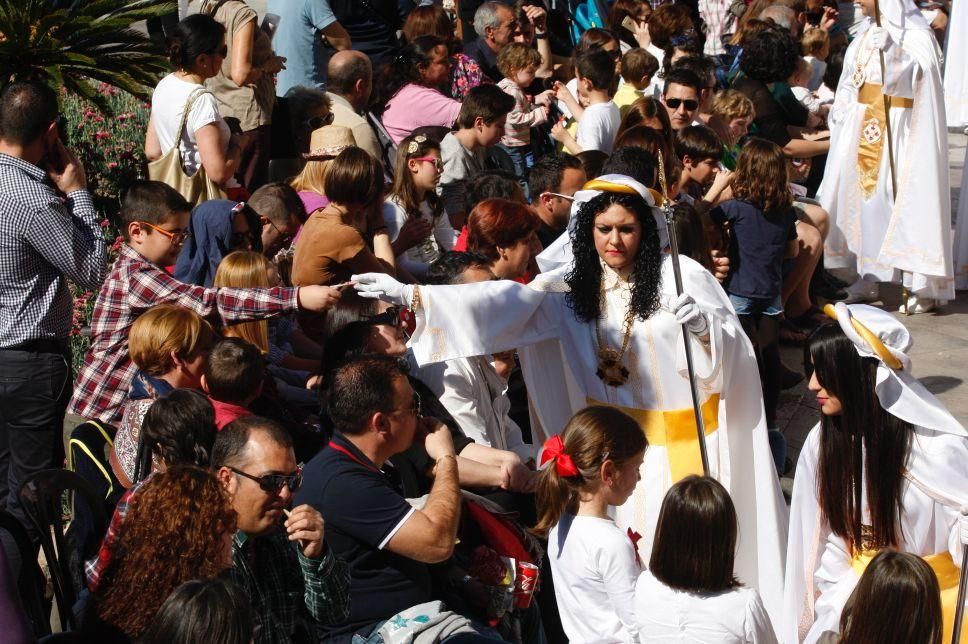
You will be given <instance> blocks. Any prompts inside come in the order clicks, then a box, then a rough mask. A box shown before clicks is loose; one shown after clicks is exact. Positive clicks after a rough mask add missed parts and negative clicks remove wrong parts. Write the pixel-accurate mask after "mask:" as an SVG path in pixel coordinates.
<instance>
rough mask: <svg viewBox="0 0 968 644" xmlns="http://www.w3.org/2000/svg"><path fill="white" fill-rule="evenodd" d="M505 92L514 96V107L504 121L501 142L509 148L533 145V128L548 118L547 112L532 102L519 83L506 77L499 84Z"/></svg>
mask: <svg viewBox="0 0 968 644" xmlns="http://www.w3.org/2000/svg"><path fill="white" fill-rule="evenodd" d="M497 86H498V87H500V88H501V89H502V90H503V91H504V93H505V94H508V95H510V96H511V97H513V98H514V109H512V110H511V111H510V112H509V113H508V118H507V120H506V121H505V122H504V136H503V137H502V138H501V143H502V144H503V145H506V146H508V147H509V148H517V147H523V146H526V145H531V128H532V127H534V126H535V125H541V124H542V123H544V122H545V121H547V120H548V117H547V116H545V112H544V111H543V110H542V109H541V108H539V107H535V106H533V105H532V104H531V99H530V98H529V97H528V95H527V94H525V93H524V92H523V91H521V88H520V87H518V84H517V83H515V82H514V81H513V80H511V79H509V78H505V79H504V80H502V81H501V82H500V83H498V84H497Z"/></svg>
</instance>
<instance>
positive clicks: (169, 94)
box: [151, 73, 238, 185]
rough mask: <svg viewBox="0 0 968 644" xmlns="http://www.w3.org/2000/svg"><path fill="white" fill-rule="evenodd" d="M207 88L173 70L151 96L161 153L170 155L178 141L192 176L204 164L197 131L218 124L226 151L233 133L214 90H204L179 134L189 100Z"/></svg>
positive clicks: (186, 168) (183, 165)
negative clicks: (196, 135) (185, 78)
mask: <svg viewBox="0 0 968 644" xmlns="http://www.w3.org/2000/svg"><path fill="white" fill-rule="evenodd" d="M204 87H205V86H204V85H197V84H195V83H189V82H188V81H184V80H182V79H180V78H178V76H176V75H175V74H173V73H172V74H168V75H167V76H165V77H164V78H162V79H161V82H159V83H158V86H157V87H155V91H154V93H152V95H151V119H152V123H153V124H154V128H155V135H156V136H157V137H158V143H159V144H160V145H161V153H162V155H164V154H167V153H168V151H169V150H171V148H172V146H173V145H175V141H176V140H177V141H178V147H179V149H180V150H181V157H182V167H183V168H185V172H186V173H188V174H190V175H192V174H195V172H197V171H198V169H199V168H200V167H201V165H202V158H201V155H200V154H199V153H198V143H197V142H196V141H195V132H197V131H198V130H200V129H201V128H203V127H205V126H206V125H208V124H210V123H215V124H216V125H218V129H219V134H220V136H221V139H222V148H223V149H225V150H228V147H229V138H230V137H231V135H232V133H231V131H230V130H229V126H228V125H227V124H226V123H225V121H224V120H223V119H222V117H221V115H220V114H219V111H218V101H216V100H215V96H214V95H213V94H212V93H211V92H204V93H202V94H200V95H199V96H198V97H196V99H195V103H194V104H193V105H192V111H191V112H189V114H188V121H187V122H186V123H185V130H184V131H183V132H181V136H180V137H179V133H178V132H177V130H178V126H179V125H180V124H181V118H182V114H183V113H184V112H185V106H186V105H187V104H188V99H189V98H190V97H191V95H192V93H193V92H195V91H196V90H198V89H199V88H204ZM179 139H180V140H179ZM234 185H238V184H234Z"/></svg>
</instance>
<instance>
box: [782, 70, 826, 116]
mask: <svg viewBox="0 0 968 644" xmlns="http://www.w3.org/2000/svg"><path fill="white" fill-rule="evenodd" d="M810 74H811V70H810V63H808V62H807V60H806V59H805V58H802V57H800V58H797V64H796V67H794V69H793V73H792V74H790V78H789V79H787V83H788V84H789V85H790V91H792V92H793V95H794V96H795V97H796V99H797V100H798V101H799V102H800V105H803V106H804V107H805V108H807V111H808V112H810V116H809V117H808V118H807V127H820V126H821V125H823V124H824V122H825V121H826V118H827V113H828V112H829V111H830V106H829V105H821V104H820V99H819V98H817V95H816V93H814V92H812V91H810V89H809V88H808V87H807V85H808V84H809V82H810Z"/></svg>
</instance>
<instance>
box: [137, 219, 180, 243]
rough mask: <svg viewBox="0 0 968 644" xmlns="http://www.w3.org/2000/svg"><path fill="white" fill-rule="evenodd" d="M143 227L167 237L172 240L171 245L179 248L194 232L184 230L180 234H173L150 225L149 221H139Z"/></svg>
mask: <svg viewBox="0 0 968 644" xmlns="http://www.w3.org/2000/svg"><path fill="white" fill-rule="evenodd" d="M138 223H139V224H141V225H142V226H147V227H148V228H150V229H152V230H154V231H156V232H159V233H161V234H162V235H164V236H165V237H167V238H168V239H170V240H171V243H172V244H174V245H176V246H178V245H179V244H184V243H185V240H186V239H188V238H189V237H191V236H192V231H190V230H182V231H180V232H177V233H176V232H172V231H170V230H165V229H164V228H159V227H158V226H155V225H154V224H149V223H148V222H147V221H139V222H138Z"/></svg>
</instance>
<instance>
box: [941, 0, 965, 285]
mask: <svg viewBox="0 0 968 644" xmlns="http://www.w3.org/2000/svg"><path fill="white" fill-rule="evenodd" d="M966 66H968V4H966V3H965V2H964V1H962V2H955V3H954V4H953V6H952V8H951V20H950V21H949V22H948V37H947V40H946V41H945V62H944V100H945V112H946V114H947V116H948V127H949V128H957V129H958V130H959V131H960V130H964V129H966V128H968V74H966V73H965V67H966ZM956 222H957V231H956V232H955V288H956V289H957V290H959V291H963V290H966V289H968V146H966V147H965V162H964V165H963V166H962V173H961V193H960V196H959V198H958V215H957V217H956Z"/></svg>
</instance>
